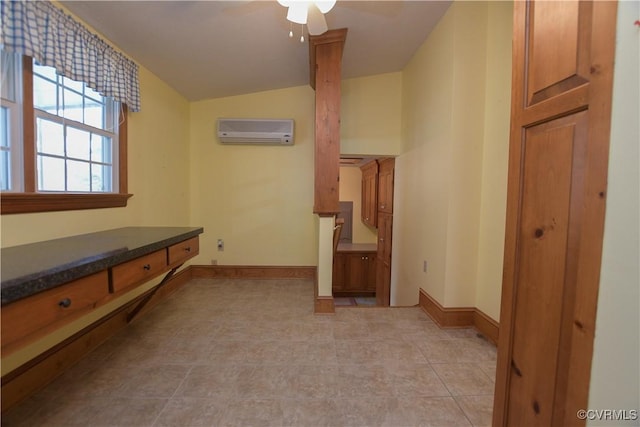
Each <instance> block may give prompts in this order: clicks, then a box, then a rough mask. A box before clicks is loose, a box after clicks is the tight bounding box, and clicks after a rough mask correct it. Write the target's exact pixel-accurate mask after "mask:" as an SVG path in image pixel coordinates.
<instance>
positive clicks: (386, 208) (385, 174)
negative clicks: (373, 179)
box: [378, 159, 395, 213]
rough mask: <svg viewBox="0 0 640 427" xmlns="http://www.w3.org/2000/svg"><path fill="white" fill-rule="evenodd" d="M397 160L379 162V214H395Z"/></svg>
mask: <svg viewBox="0 0 640 427" xmlns="http://www.w3.org/2000/svg"><path fill="white" fill-rule="evenodd" d="M394 170H395V159H382V160H378V212H386V213H393V175H394Z"/></svg>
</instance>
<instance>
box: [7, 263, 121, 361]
mask: <svg viewBox="0 0 640 427" xmlns="http://www.w3.org/2000/svg"><path fill="white" fill-rule="evenodd" d="M108 296H109V275H108V274H107V271H106V270H105V271H101V272H99V273H95V274H92V275H91V276H87V277H83V278H81V279H78V280H74V281H73V282H69V283H67V284H65V285H62V286H59V287H57V288H53V289H50V290H48V291H44V292H41V293H39V294H36V295H34V296H32V297H29V298H25V299H22V300H19V301H16V302H15V303H13V304H9V305H7V306H5V307H2V310H1V311H0V313H1V314H2V353H3V355H4V354H7V352H10V351H11V350H13V349H15V348H17V347H19V346H21V345H22V344H23V342H24V341H25V340H27V339H28V340H33V339H36V338H38V337H41V336H44V335H46V333H49V332H51V331H53V330H55V329H57V328H60V327H61V326H63V325H65V324H67V323H69V322H71V321H73V320H76V319H78V318H79V317H81V316H82V315H84V314H86V313H88V312H89V311H91V310H93V309H94V308H96V307H97V306H98V305H100V304H102V303H104V302H105V301H106V299H107V297H108Z"/></svg>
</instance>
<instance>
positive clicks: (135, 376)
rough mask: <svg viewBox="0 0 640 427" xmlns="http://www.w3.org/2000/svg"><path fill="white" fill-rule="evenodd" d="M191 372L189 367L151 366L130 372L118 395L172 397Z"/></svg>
mask: <svg viewBox="0 0 640 427" xmlns="http://www.w3.org/2000/svg"><path fill="white" fill-rule="evenodd" d="M190 370H191V366H188V365H151V366H146V367H144V368H140V369H135V370H130V371H128V372H127V373H126V378H125V379H124V380H123V381H122V386H121V387H120V388H119V389H118V391H117V394H118V395H119V396H123V397H146V398H151V397H155V398H160V397H171V396H173V394H174V393H175V391H176V389H177V388H178V386H180V384H181V383H182V381H183V380H184V379H185V378H186V376H187V374H188V373H189V371H190Z"/></svg>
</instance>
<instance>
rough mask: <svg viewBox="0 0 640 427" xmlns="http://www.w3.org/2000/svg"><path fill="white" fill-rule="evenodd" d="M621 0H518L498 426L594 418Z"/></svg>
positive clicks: (567, 423) (496, 406)
mask: <svg viewBox="0 0 640 427" xmlns="http://www.w3.org/2000/svg"><path fill="white" fill-rule="evenodd" d="M616 7H617V4H616V3H615V2H589V1H580V2H577V1H549V2H547V1H541V2H515V4H514V37H513V43H514V46H513V83H512V84H513V86H512V108H511V136H510V152H509V183H508V196H507V223H506V237H505V257H504V273H503V289H502V307H501V314H500V339H499V347H498V370H497V378H496V394H495V401H494V418H493V425H494V426H571V425H584V421H583V420H580V419H578V418H577V416H576V412H577V410H578V409H586V408H587V403H588V391H589V375H590V369H591V357H592V352H593V338H594V329H595V318H596V302H597V296H598V282H599V274H600V262H601V252H602V235H603V225H604V210H605V200H606V178H607V164H608V152H609V130H610V116H611V88H612V75H613V53H614V41H615V17H616Z"/></svg>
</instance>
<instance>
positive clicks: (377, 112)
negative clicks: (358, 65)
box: [340, 72, 402, 156]
mask: <svg viewBox="0 0 640 427" xmlns="http://www.w3.org/2000/svg"><path fill="white" fill-rule="evenodd" d="M401 105H402V73H400V72H397V73H387V74H379V75H375V76H369V77H360V78H357V79H347V80H343V81H342V88H341V103H340V116H341V117H340V153H341V154H362V155H383V156H394V155H397V154H400V151H401V140H402V132H401V129H400V125H401V122H402V120H401V113H402V110H401Z"/></svg>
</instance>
